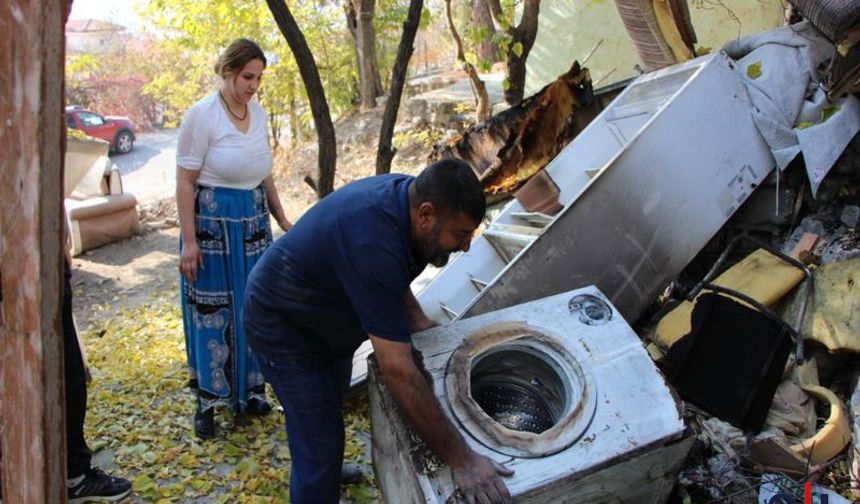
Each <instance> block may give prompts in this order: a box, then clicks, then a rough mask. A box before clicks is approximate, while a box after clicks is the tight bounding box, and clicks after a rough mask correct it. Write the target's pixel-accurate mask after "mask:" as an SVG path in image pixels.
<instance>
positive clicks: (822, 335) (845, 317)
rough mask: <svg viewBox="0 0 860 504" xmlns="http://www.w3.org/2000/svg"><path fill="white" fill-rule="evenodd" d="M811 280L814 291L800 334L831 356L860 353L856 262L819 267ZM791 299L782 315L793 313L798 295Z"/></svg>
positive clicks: (859, 281)
mask: <svg viewBox="0 0 860 504" xmlns="http://www.w3.org/2000/svg"><path fill="white" fill-rule="evenodd" d="M814 276H815V284H814V289H815V290H814V291H813V295H812V299H811V300H810V301H809V306H808V308H807V310H806V317H805V318H804V319H803V327H802V328H801V331H800V333H801V334H802V335H803V338H804V339H811V340H815V341H817V342H819V343H821V344H822V345H824V346H826V347H827V349H828V350H830V351H831V352H837V351H843V350H847V351H850V352H857V353H860V258H854V259H848V260H845V261H838V262H833V263H830V264H825V265H822V266H820V267H819V268H817V269H816V270H815V273H814ZM795 298H797V299H792V302H791V304H790V305H789V306H787V307H786V313H795V311H794V310H796V309H797V308H796V307H797V304H798V303H799V302H800V299H801V298H802V296H801V293H799V294H797V295H796V296H795ZM789 310H792V311H789Z"/></svg>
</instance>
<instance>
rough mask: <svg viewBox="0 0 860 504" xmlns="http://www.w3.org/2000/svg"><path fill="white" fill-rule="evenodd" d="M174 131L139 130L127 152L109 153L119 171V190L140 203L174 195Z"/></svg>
mask: <svg viewBox="0 0 860 504" xmlns="http://www.w3.org/2000/svg"><path fill="white" fill-rule="evenodd" d="M178 135H179V130H175V129H169V130H163V131H156V132H152V133H140V134H138V135H137V140H136V141H135V143H134V149H132V151H131V152H129V153H128V154H112V155H111V158H110V159H111V162H112V163H114V164H115V165H116V167H117V168H119V171H120V173H121V174H122V184H123V190H125V191H127V192H130V193H132V194H134V195H135V196H136V197H137V200H138V202H139V203H140V204H141V205H146V204H152V203H155V202H156V201H159V200H161V199H164V198H172V197H174V195H175V193H176V138H177V136H178Z"/></svg>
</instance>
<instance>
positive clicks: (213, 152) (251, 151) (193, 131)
mask: <svg viewBox="0 0 860 504" xmlns="http://www.w3.org/2000/svg"><path fill="white" fill-rule="evenodd" d="M248 113H249V114H250V115H251V124H250V126H249V127H248V132H247V133H242V132H241V131H239V129H238V128H236V126H234V125H233V123H232V122H230V118H229V117H227V111H226V110H224V107H223V106H222V105H221V102H220V99H219V97H218V93H217V92H215V93H213V94H211V95H209V96H206V97H205V98H203V99H201V100H200V101H198V102H197V103H195V104H194V105H193V106H192V107H191V108H190V109H188V111H187V112H185V117H184V118H183V119H182V125H181V126H180V127H179V141H178V143H177V146H176V164H177V165H178V166H179V167H181V168H185V169H186V170H194V171H199V172H200V174H199V175H198V177H197V183H198V184H200V185H203V186H209V187H226V188H229V189H253V188H255V187H257V186H258V185H260V183H261V182H262V181H263V179H265V178H266V177H268V176H269V174H270V173H271V172H272V152H271V151H270V150H269V133H268V118H267V117H266V111H265V110H263V107H262V106H261V105H260V104H259V103H258V102H257V101H251V102H249V103H248Z"/></svg>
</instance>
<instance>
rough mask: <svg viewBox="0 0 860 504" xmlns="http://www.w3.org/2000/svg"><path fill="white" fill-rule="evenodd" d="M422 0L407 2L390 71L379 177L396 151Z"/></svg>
mask: <svg viewBox="0 0 860 504" xmlns="http://www.w3.org/2000/svg"><path fill="white" fill-rule="evenodd" d="M423 7H424V0H409V12H408V13H407V14H406V21H405V22H404V23H403V36H402V37H400V45H399V46H398V48H397V59H395V60H394V68H393V69H392V70H391V88H390V91H389V96H388V100H387V101H386V102H385V112H384V113H383V115H382V126H381V127H380V129H379V149H378V150H377V153H376V174H377V175H381V174H383V173H388V172H390V171H391V160H392V159H394V154H396V152H397V151H396V150H395V149H392V148H391V137H392V136H393V135H394V124H395V123H396V122H397V111H398V110H399V109H400V97H401V95H402V94H403V84H404V82H406V69H407V68H408V66H409V58H411V57H412V51H413V47H412V45H413V44H414V43H415V33H417V32H418V22H419V21H420V20H421V9H422V8H423Z"/></svg>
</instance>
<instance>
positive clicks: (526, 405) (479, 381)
mask: <svg viewBox="0 0 860 504" xmlns="http://www.w3.org/2000/svg"><path fill="white" fill-rule="evenodd" d="M562 374H563V371H562V370H561V369H560V368H559V366H558V365H557V364H556V363H555V362H554V361H553V360H551V359H548V358H547V356H546V355H545V354H541V353H538V352H536V351H535V350H533V349H532V348H531V347H530V346H528V345H522V344H516V343H509V344H506V345H502V347H501V348H498V347H497V348H494V349H492V350H490V351H488V352H486V353H485V354H483V355H480V356H478V357H477V358H476V359H475V363H474V365H473V366H472V371H471V389H472V398H473V399H474V400H475V402H477V403H478V406H480V407H481V409H482V410H484V412H485V413H486V414H487V415H489V416H490V418H492V419H493V420H495V421H496V422H498V423H500V424H502V425H503V426H505V427H507V428H508V429H512V430H515V431H524V432H533V433H535V434H540V433H541V432H544V431H546V430H548V429H550V428H552V426H553V425H555V424H556V423H558V420H559V419H560V418H561V417H562V415H563V414H564V413H565V412H566V411H567V410H568V407H569V404H570V403H575V402H578V400H579V397H569V396H571V395H573V394H577V395H578V394H579V392H580V391H579V390H571V387H569V386H565V385H566V384H565V381H564V380H563V379H562Z"/></svg>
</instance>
